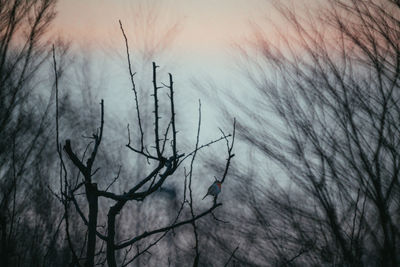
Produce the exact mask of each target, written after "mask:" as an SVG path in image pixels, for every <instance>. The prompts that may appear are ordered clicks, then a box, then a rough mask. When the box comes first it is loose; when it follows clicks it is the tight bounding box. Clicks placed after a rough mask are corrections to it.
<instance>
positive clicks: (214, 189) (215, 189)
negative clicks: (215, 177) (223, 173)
mask: <svg viewBox="0 0 400 267" xmlns="http://www.w3.org/2000/svg"><path fill="white" fill-rule="evenodd" d="M221 185H222V184H221V182H220V181H215V182H214V183H213V184H212V185H211V186H210V187H209V188H208V191H207V194H206V195H205V196H204V197H203V199H205V198H206V196H208V195H210V196H213V197H214V198H217V196H218V194H219V193H220V192H221Z"/></svg>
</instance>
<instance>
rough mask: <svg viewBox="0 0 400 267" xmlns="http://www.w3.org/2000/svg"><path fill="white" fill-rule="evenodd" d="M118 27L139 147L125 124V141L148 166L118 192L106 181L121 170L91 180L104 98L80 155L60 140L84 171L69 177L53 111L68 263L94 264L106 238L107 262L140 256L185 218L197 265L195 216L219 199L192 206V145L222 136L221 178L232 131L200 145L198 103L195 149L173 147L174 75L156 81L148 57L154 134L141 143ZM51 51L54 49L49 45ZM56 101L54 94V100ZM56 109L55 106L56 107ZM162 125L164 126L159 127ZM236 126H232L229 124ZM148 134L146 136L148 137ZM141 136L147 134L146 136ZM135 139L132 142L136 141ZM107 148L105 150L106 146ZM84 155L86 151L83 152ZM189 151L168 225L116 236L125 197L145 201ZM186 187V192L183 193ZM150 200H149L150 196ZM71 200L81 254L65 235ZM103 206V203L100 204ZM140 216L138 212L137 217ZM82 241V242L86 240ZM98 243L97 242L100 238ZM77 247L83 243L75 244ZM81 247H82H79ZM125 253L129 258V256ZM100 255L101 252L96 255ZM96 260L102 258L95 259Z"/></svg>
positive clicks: (139, 119)
mask: <svg viewBox="0 0 400 267" xmlns="http://www.w3.org/2000/svg"><path fill="white" fill-rule="evenodd" d="M121 30H122V34H123V36H124V38H125V44H126V51H127V60H128V69H129V75H130V80H131V85H132V91H133V94H134V99H135V107H136V116H137V122H138V124H137V130H138V133H139V134H138V138H139V142H137V143H138V144H139V147H135V146H134V145H133V144H132V143H131V133H130V128H129V125H128V144H127V145H126V147H127V148H128V149H130V150H131V151H133V152H134V153H136V154H138V155H140V156H142V157H143V158H145V159H146V160H147V162H148V164H149V165H150V166H151V170H150V171H149V172H148V173H147V174H146V175H144V177H142V178H140V179H139V182H137V183H134V184H132V183H131V185H129V187H128V188H125V189H124V190H123V192H111V190H109V189H110V188H111V185H112V184H113V183H115V182H116V181H117V180H119V179H122V178H120V175H119V173H118V175H117V176H116V177H115V178H114V179H112V180H110V184H109V185H108V186H107V187H106V189H100V188H99V187H98V184H97V183H96V182H95V179H96V178H95V177H96V176H97V172H98V170H99V169H100V168H101V167H107V166H100V167H98V168H96V169H95V162H96V161H95V160H96V156H97V155H98V152H99V150H100V145H101V142H102V139H103V131H104V129H105V127H106V126H105V120H104V101H103V100H102V101H101V113H100V126H99V128H98V129H97V130H96V132H95V133H93V135H92V136H91V137H88V138H90V139H91V140H92V141H91V143H89V144H88V145H87V147H86V149H85V152H84V153H83V156H82V157H81V158H80V157H78V155H77V153H76V152H75V151H74V149H73V148H72V141H71V140H70V139H67V140H66V141H65V144H64V146H63V150H64V152H65V153H66V155H67V156H68V158H69V160H70V161H71V162H72V164H73V166H74V167H75V168H77V169H78V170H79V172H80V174H81V175H82V176H83V177H82V178H81V179H75V178H74V179H71V178H70V177H68V172H67V163H66V160H65V159H64V157H63V153H62V151H61V144H60V140H59V134H58V132H59V125H58V124H59V123H58V121H59V120H58V115H57V120H56V122H57V144H59V145H58V146H57V149H58V153H59V158H60V162H61V169H60V179H61V180H62V187H61V192H60V193H61V194H60V195H61V196H60V200H61V202H62V203H63V205H64V210H65V212H64V218H65V221H66V235H67V239H68V242H69V246H70V250H71V253H72V258H73V264H74V265H78V266H79V265H80V264H81V262H82V260H84V263H85V266H94V265H95V260H96V255H100V254H102V253H103V245H104V244H105V247H106V261H107V264H108V265H109V266H117V263H118V265H122V266H126V265H128V264H130V263H131V262H132V261H133V260H135V259H136V258H138V257H139V256H141V255H142V254H144V253H146V252H148V251H149V249H150V248H151V247H153V246H154V245H156V244H157V243H158V242H159V241H160V240H161V239H162V238H163V237H165V236H166V235H167V233H169V232H170V231H171V230H173V229H175V228H178V227H180V226H183V225H186V224H191V225H192V228H193V233H194V236H195V237H196V238H195V239H196V243H195V250H196V256H195V260H194V264H193V265H194V266H197V265H198V262H199V257H200V254H199V251H198V242H199V241H198V232H197V228H196V224H195V222H196V221H197V220H198V219H200V218H202V217H204V216H205V215H207V214H210V213H211V212H212V211H214V210H215V209H216V208H217V207H219V206H221V205H222V204H221V203H217V202H214V203H213V205H212V206H211V207H210V208H208V209H207V210H205V211H202V212H200V213H197V212H196V210H195V209H194V199H193V194H192V187H191V181H192V176H193V163H194V159H195V156H196V154H197V151H198V150H200V149H202V148H204V147H207V146H209V145H210V144H212V143H215V142H218V141H221V140H226V142H227V145H228V159H227V164H226V167H225V171H224V174H223V178H222V181H224V180H225V177H226V175H227V171H228V168H229V165H230V161H231V159H232V157H233V156H234V155H233V154H232V148H233V140H234V134H233V137H232V142H230V141H229V140H228V138H229V137H230V136H231V135H225V134H223V136H222V137H221V138H219V139H217V140H214V141H211V142H210V143H207V144H205V145H202V146H200V145H199V135H200V126H201V109H200V105H199V124H198V132H197V142H196V147H195V149H194V150H193V151H192V152H190V153H189V154H187V155H186V156H185V154H183V153H182V154H181V153H179V151H178V145H179V142H178V136H177V133H178V131H177V129H176V123H175V120H176V119H175V118H176V113H175V102H174V93H175V92H174V87H173V79H172V75H171V74H169V83H168V84H164V83H161V84H162V86H161V85H160V83H159V82H158V81H157V68H158V66H157V65H156V64H155V63H153V82H152V83H153V93H152V97H153V105H154V110H153V114H154V116H153V118H152V119H153V123H154V131H153V137H152V139H153V140H154V141H153V142H152V145H151V146H149V145H147V144H146V143H145V135H144V131H143V127H142V118H143V117H142V116H143V115H142V113H141V109H140V102H139V99H138V93H137V89H136V85H135V81H134V75H135V73H133V72H132V67H131V60H130V54H129V47H128V41H127V38H126V35H125V32H124V30H123V28H122V24H121ZM53 51H54V50H53ZM54 67H55V68H56V60H55V57H54ZM57 84H58V82H57V74H56V85H57ZM163 88H166V89H167V90H168V98H169V114H163V117H166V118H167V121H164V120H162V116H161V111H160V106H161V103H162V100H161V99H160V97H161V96H160V94H161V93H160V90H161V89H163ZM57 96H58V87H57V94H56V98H57ZM56 102H57V105H58V100H57V101H56ZM57 112H58V108H57ZM162 127H163V128H164V130H162ZM233 131H235V128H234V129H233ZM147 139H150V138H147ZM147 139H146V140H147ZM135 143H136V142H135ZM105 153H107V151H106V152H105ZM86 155H87V156H86ZM190 157H192V161H191V164H190V168H189V170H188V171H187V172H186V171H185V175H184V196H183V200H182V203H181V206H180V208H179V210H177V215H176V218H175V220H174V221H173V222H172V223H170V224H169V225H167V226H165V227H160V228H157V229H154V230H150V231H144V232H143V233H142V234H139V235H136V236H135V237H130V238H127V237H124V239H123V240H120V239H118V240H117V238H116V230H117V229H116V218H117V215H119V214H120V213H121V212H122V210H123V209H124V207H126V204H127V203H129V202H130V201H136V202H144V201H145V200H147V199H149V197H150V196H151V195H152V194H155V193H157V192H158V191H159V190H160V189H161V187H162V186H163V184H164V183H165V181H166V180H167V178H168V177H170V176H172V175H174V174H175V172H176V170H177V169H178V167H179V166H180V165H181V164H182V162H183V161H184V160H185V159H188V158H190ZM137 168H141V166H137ZM128 179H129V180H131V181H132V180H133V181H135V180H137V179H132V178H128ZM187 191H188V193H186V192H187ZM81 194H84V195H85V197H86V203H85V207H84V208H82V207H81V205H80V204H79V202H78V201H77V196H79V195H81ZM102 199H105V200H106V201H107V203H108V204H109V205H108V207H109V208H108V212H107V217H106V226H105V231H99V230H98V227H99V217H100V216H101V214H105V210H102V209H103V206H99V201H101V200H102ZM150 201H151V200H150ZM70 205H73V208H74V210H75V212H76V213H77V214H78V215H79V216H80V217H81V219H82V221H83V223H84V224H85V225H86V228H87V240H86V238H85V241H84V242H83V246H86V257H84V258H81V257H80V256H79V255H78V253H77V248H75V247H74V244H73V242H72V241H71V238H70V233H69V231H70V229H69V227H68V221H69V216H70V215H69V214H70V213H71V210H72V208H70ZM186 205H188V206H189V208H190V215H191V216H190V218H188V219H179V218H180V215H181V212H182V211H183V210H184V208H185V206H186ZM104 207H106V206H104ZM85 210H87V215H86V214H85V213H86V212H85ZM138 220H140V218H138ZM148 238H153V239H151V241H149V242H150V243H149V244H147V245H146V247H145V248H144V249H142V250H140V249H139V247H137V251H136V253H134V251H132V247H133V246H135V245H137V243H138V242H139V241H142V240H145V239H148ZM85 243H86V244H85ZM100 243H101V244H100ZM80 245H81V247H82V244H80ZM82 248H83V247H82ZM96 249H99V251H96ZM123 249H126V250H125V256H124V257H123V259H121V260H119V258H118V257H116V254H117V253H119V251H122V250H123ZM129 257H130V259H129ZM98 258H100V257H98ZM100 263H101V261H100ZM103 263H104V262H103Z"/></svg>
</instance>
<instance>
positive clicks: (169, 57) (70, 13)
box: [54, 0, 272, 128]
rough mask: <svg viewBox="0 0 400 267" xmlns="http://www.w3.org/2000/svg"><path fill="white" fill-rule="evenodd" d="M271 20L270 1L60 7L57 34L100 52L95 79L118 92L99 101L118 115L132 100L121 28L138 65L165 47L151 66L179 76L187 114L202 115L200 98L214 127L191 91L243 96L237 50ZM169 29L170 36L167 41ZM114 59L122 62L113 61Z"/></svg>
mask: <svg viewBox="0 0 400 267" xmlns="http://www.w3.org/2000/svg"><path fill="white" fill-rule="evenodd" d="M266 18H268V19H271V18H272V13H271V9H269V8H268V5H267V1H265V0H218V1H215V0H202V1H197V0H162V1H161V0H160V1H156V0H152V1H142V0H134V1H132V0H131V1H129V0H114V1H106V0H85V1H82V0H60V1H59V3H58V15H57V17H56V20H55V25H54V26H55V27H54V30H55V32H56V33H57V34H59V35H60V36H62V37H63V38H66V39H68V40H71V41H72V43H73V44H74V45H75V46H78V47H80V48H82V49H86V50H87V51H91V52H95V54H96V57H97V58H95V60H97V61H98V62H100V63H97V67H98V68H102V69H101V70H100V69H99V71H98V72H99V73H102V74H103V73H104V74H106V75H108V76H103V77H102V78H103V79H104V80H105V81H107V83H104V84H103V86H105V87H112V88H114V90H113V91H112V93H110V94H108V95H104V94H101V97H102V98H105V100H106V103H107V102H108V103H111V104H112V105H113V106H119V107H121V106H124V105H125V103H124V102H123V101H126V99H127V97H126V94H127V93H128V94H129V93H131V92H130V91H129V90H127V89H126V88H129V83H128V82H129V79H128V76H127V72H126V71H127V69H126V57H125V46H124V41H123V36H122V34H121V30H120V28H119V23H118V20H121V21H122V23H123V25H124V29H125V32H126V34H127V36H128V40H129V45H130V51H131V53H132V55H133V64H134V65H135V62H138V60H137V58H138V57H140V54H141V53H142V54H143V53H144V52H145V51H149V50H151V48H152V47H153V46H154V44H157V43H159V42H161V43H163V42H162V41H163V40H164V41H165V40H167V41H165V42H166V43H167V44H168V46H166V48H165V49H164V50H162V52H161V53H155V55H154V56H153V57H152V58H151V60H154V61H156V62H157V64H159V65H161V66H165V67H166V68H167V71H168V72H171V73H172V74H173V75H174V79H175V81H176V88H177V90H178V92H179V94H180V96H181V98H183V99H184V101H185V102H186V101H187V102H188V103H189V104H191V105H190V106H189V107H188V108H189V109H190V108H191V110H190V111H188V112H187V113H188V114H194V115H195V114H197V110H196V106H197V100H198V99H199V98H201V99H202V100H203V115H204V119H205V121H212V120H213V119H214V118H213V117H215V116H214V112H215V107H214V106H215V103H211V102H210V101H207V99H206V97H205V96H204V95H203V94H204V92H200V91H199V90H198V89H197V88H196V86H194V85H193V84H194V83H197V84H200V85H203V86H206V87H207V86H208V87H210V86H209V85H210V84H212V85H213V86H214V87H215V88H224V89H226V88H229V90H230V91H236V92H237V91H241V90H242V91H243V90H244V89H243V86H242V84H241V83H242V82H243V81H244V80H243V77H244V76H243V75H242V74H241V73H240V70H238V68H237V64H236V63H237V54H238V51H237V50H235V48H234V46H235V45H238V44H239V45H243V44H245V42H246V37H249V36H250V34H251V23H261V22H265V20H266ZM171 28H173V29H174V30H173V31H172V34H167V38H164V37H162V36H165V35H166V33H168V31H169V30H170V29H171ZM156 50H157V49H156ZM98 51H101V53H97V52H98ZM109 55H114V56H115V55H119V57H117V60H115V57H114V58H113V59H110V58H109V57H108V56H109ZM147 65H149V66H148V67H150V68H151V66H150V64H147ZM134 67H135V66H134ZM138 75H140V73H138ZM149 82H150V81H149ZM115 88H117V89H115ZM179 90H180V91H179ZM244 91H245V90H244ZM211 93H213V91H212V90H211ZM129 100H131V99H130V98H129ZM213 109H214V110H213ZM196 116H197V115H196ZM191 119H193V118H191ZM194 121H195V120H194ZM215 125H218V123H217V122H215ZM213 128H214V127H213Z"/></svg>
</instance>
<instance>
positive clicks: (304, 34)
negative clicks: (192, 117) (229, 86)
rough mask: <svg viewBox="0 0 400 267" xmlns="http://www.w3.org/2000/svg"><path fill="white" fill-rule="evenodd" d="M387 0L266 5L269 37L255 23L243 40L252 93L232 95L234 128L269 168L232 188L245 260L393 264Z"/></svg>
mask: <svg viewBox="0 0 400 267" xmlns="http://www.w3.org/2000/svg"><path fill="white" fill-rule="evenodd" d="M392 2H393V1H375V0H371V1H355V0H350V1H341V0H327V1H324V2H323V3H322V4H321V5H320V6H318V7H314V8H312V7H309V6H307V8H305V9H304V13H302V12H301V11H299V9H294V8H293V6H294V5H290V4H287V5H286V4H283V3H276V4H275V7H276V10H278V11H279V13H280V14H281V15H282V17H284V19H285V25H284V26H285V28H283V26H282V27H280V26H279V25H278V26H277V28H278V34H277V35H278V36H279V37H280V38H279V41H277V38H275V37H274V38H270V37H271V36H270V35H266V34H265V33H263V31H262V27H258V28H257V29H256V34H255V39H254V42H253V44H254V48H255V50H251V49H245V48H243V52H244V53H243V55H244V56H245V57H246V59H248V60H249V62H251V64H252V65H250V67H251V68H252V70H256V71H255V72H253V73H251V72H250V73H249V76H250V77H251V78H252V81H253V85H255V87H256V88H257V90H256V92H255V95H256V97H255V98H254V102H252V103H251V105H249V104H248V103H247V104H246V105H244V104H243V103H240V102H239V101H237V102H235V104H237V105H239V106H240V107H241V108H242V110H244V111H245V112H244V114H245V115H243V118H241V119H240V122H241V123H239V124H238V133H239V136H240V137H241V138H242V140H245V141H246V142H248V144H249V145H251V147H253V148H255V149H256V152H255V155H256V157H255V158H256V160H257V159H261V158H262V157H264V158H267V159H269V161H268V163H269V164H268V167H267V168H268V169H269V171H271V172H270V174H271V175H273V176H274V177H273V179H272V181H274V182H271V183H269V184H268V186H266V185H265V179H261V180H253V181H252V182H249V181H248V179H246V181H245V184H244V186H243V188H247V190H243V188H242V191H241V196H242V197H241V198H240V199H242V200H243V201H244V202H245V203H246V206H247V207H248V208H249V210H250V211H251V212H250V213H249V214H242V216H241V219H242V220H245V221H246V222H247V223H246V225H237V227H236V228H235V229H234V231H235V232H238V233H241V234H242V235H247V236H248V238H247V241H245V242H244V243H243V244H242V245H241V246H246V245H247V246H249V251H248V254H247V255H241V260H243V261H244V262H245V261H247V262H249V264H255V265H258V264H260V262H270V263H272V264H273V265H277V266H285V265H286V266H289V265H290V266H292V265H293V266H296V265H298V266H304V265H315V266H322V265H335V266H362V265H368V266H373V265H374V266H398V264H399V261H400V258H399V255H400V254H399V252H400V245H399V237H400V232H399V230H400V229H399V224H398V222H399V211H400V202H399V196H400V187H399V171H400V165H399V162H400V161H399V160H400V154H399V144H400V139H399V136H400V133H399V129H400V127H399V126H400V125H399V118H400V109H399V97H400V94H399V92H400V91H399V89H400V84H399V75H400V43H399V40H400V28H399V25H400V20H399V16H400V9H399V7H398V6H397V5H395V4H393V3H392ZM286 26H288V27H286ZM269 38H270V39H269ZM276 41H277V42H276ZM253 52H255V53H254V54H253ZM254 55H257V56H259V55H262V59H261V58H260V57H257V58H256V57H255V56H254ZM253 56H254V57H253ZM258 156H260V157H258ZM253 171H254V172H255V174H257V173H261V172H259V171H258V170H253ZM252 176H254V174H252ZM245 177H250V175H246V176H245ZM256 177H259V176H256ZM264 177H265V176H264ZM252 233H257V235H256V236H255V235H254V234H252ZM250 244H251V245H250ZM253 256H254V257H253Z"/></svg>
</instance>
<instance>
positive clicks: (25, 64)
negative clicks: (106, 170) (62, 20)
mask: <svg viewBox="0 0 400 267" xmlns="http://www.w3.org/2000/svg"><path fill="white" fill-rule="evenodd" d="M56 2H57V1H55V0H33V1H19V0H11V1H0V265H1V266H17V265H18V266H19V265H21V266H28V265H31V263H32V262H36V263H37V265H41V264H43V265H46V264H54V265H57V264H59V263H60V262H62V256H61V255H60V254H58V253H59V252H60V251H62V248H60V250H58V249H59V247H58V244H56V243H54V242H55V240H56V238H55V237H56V236H57V234H58V229H59V221H60V218H59V217H58V214H57V213H55V212H52V211H54V207H55V206H56V203H55V202H54V201H53V199H52V197H51V194H50V192H49V191H48V190H47V189H46V188H47V186H48V183H49V177H50V176H51V171H49V170H51V169H52V162H53V161H51V160H50V159H51V158H52V157H53V158H54V153H52V149H51V148H50V146H48V144H50V143H52V142H54V141H53V139H54V138H53V137H52V136H51V130H50V129H51V128H50V127H49V126H50V125H51V123H52V122H53V120H52V117H53V114H52V113H51V112H50V110H51V106H52V103H53V100H52V99H53V98H52V97H51V96H49V95H50V92H49V94H47V93H46V92H42V91H41V89H43V88H46V89H47V88H49V85H47V83H46V82H47V81H48V79H46V78H47V77H46V74H47V70H48V69H47V67H48V65H47V63H48V59H49V58H50V56H51V53H50V51H49V49H48V46H47V43H46V42H47V40H48V38H49V36H47V35H46V34H47V31H48V29H49V28H50V26H51V23H52V21H53V19H54V17H55V6H56ZM59 44H60V45H59V48H60V51H62V50H63V51H64V52H65V51H67V46H64V45H61V43H59ZM61 69H62V68H59V69H58V71H59V73H60V74H61ZM50 86H51V85H50ZM47 91H48V90H47ZM53 92H54V91H53ZM46 97H47V98H46Z"/></svg>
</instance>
